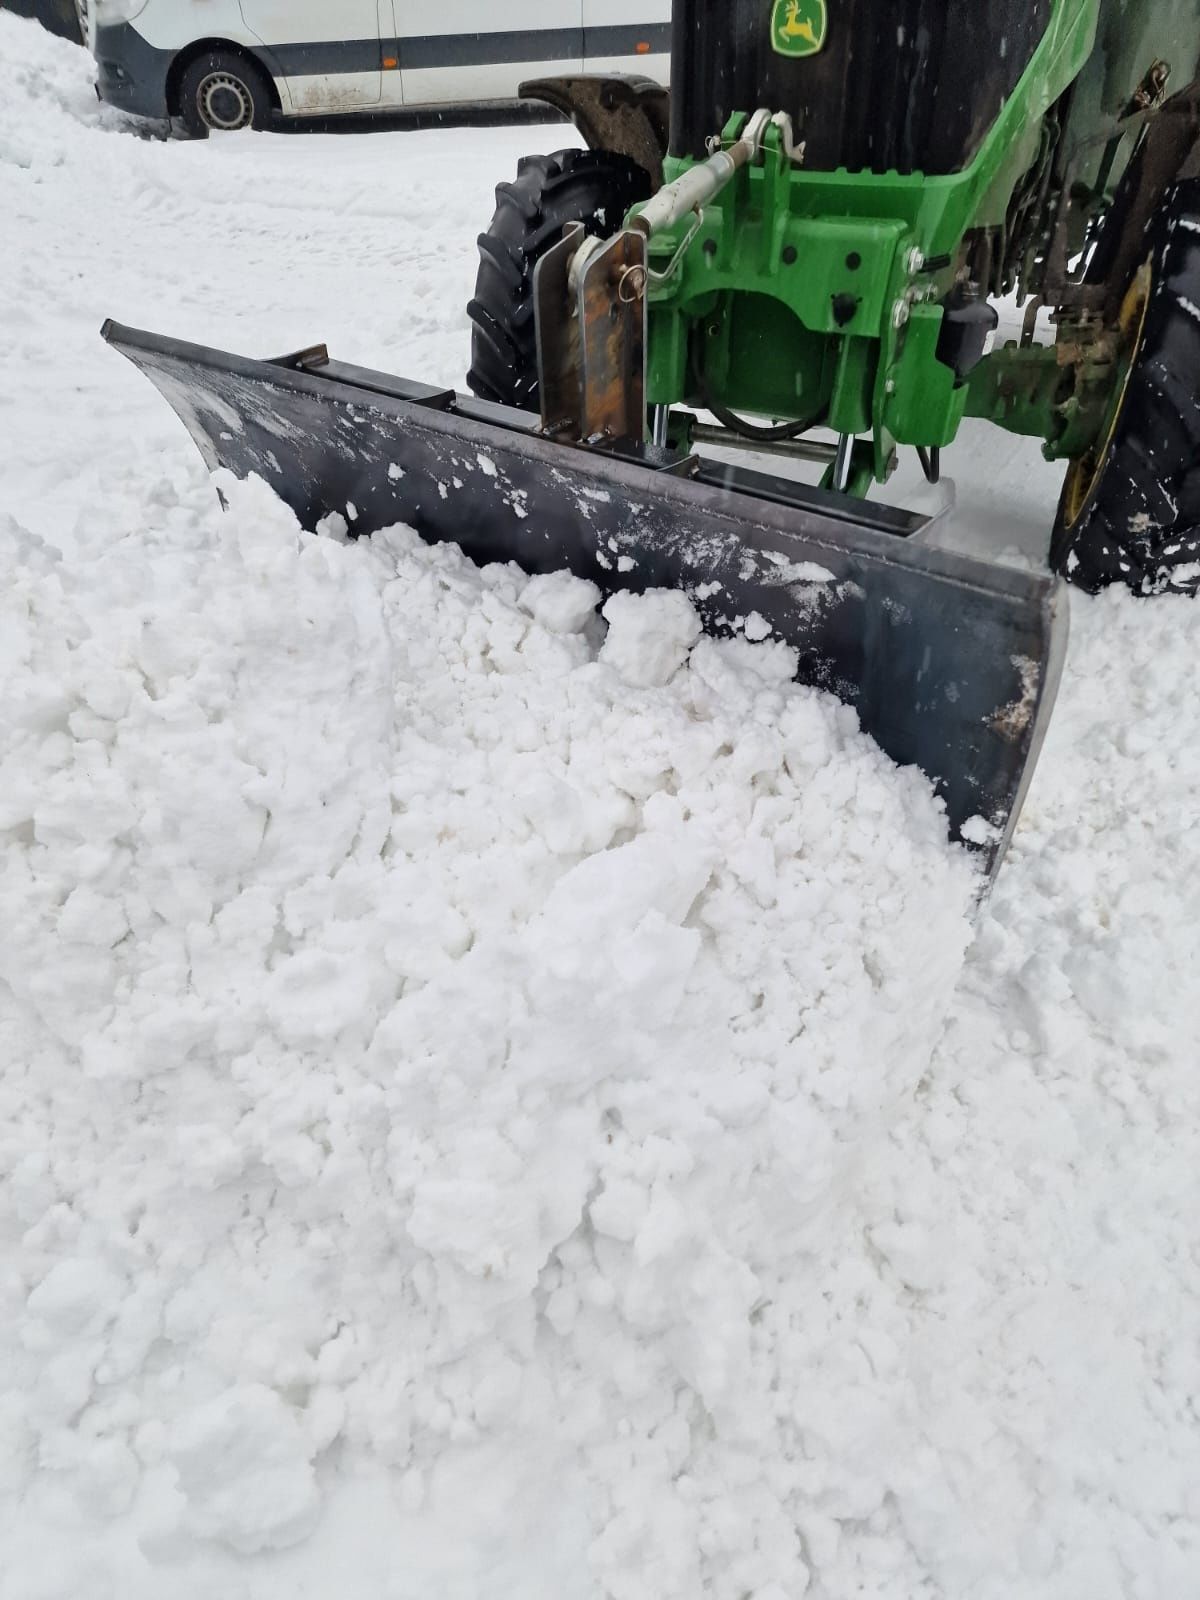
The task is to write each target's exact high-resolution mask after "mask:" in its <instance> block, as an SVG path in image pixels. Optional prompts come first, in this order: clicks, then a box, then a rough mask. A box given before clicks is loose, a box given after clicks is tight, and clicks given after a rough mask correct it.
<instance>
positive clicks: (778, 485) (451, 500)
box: [103, 322, 1067, 873]
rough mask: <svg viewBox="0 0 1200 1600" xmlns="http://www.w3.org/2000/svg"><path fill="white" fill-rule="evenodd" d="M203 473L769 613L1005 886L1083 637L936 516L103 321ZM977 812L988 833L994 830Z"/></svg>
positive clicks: (588, 572) (725, 608)
mask: <svg viewBox="0 0 1200 1600" xmlns="http://www.w3.org/2000/svg"><path fill="white" fill-rule="evenodd" d="M103 332H104V337H105V338H106V339H107V340H108V342H109V343H110V344H112V345H114V346H115V347H116V348H117V349H118V350H120V351H121V352H122V353H123V354H124V355H126V356H128V357H129V359H130V360H131V361H133V362H134V363H135V364H136V365H137V366H138V367H140V368H141V369H142V371H143V372H144V373H145V374H146V375H147V377H149V378H150V380H151V381H152V382H153V383H154V384H155V385H156V386H157V387H158V389H159V390H160V391H161V393H162V394H163V396H164V397H165V398H166V399H167V400H168V401H169V402H170V403H171V405H172V406H173V407H174V409H175V411H176V412H177V413H178V415H179V416H180V418H181V419H182V421H183V422H184V423H185V424H186V426H187V428H188V431H189V432H190V433H191V435H192V438H193V439H194V440H195V442H196V444H197V445H198V446H199V449H200V452H201V454H202V455H203V457H204V459H205V461H206V462H207V464H208V465H209V467H210V468H214V469H215V468H216V467H219V466H220V467H226V468H228V469H229V470H231V471H232V472H233V473H235V474H236V475H237V476H239V477H246V476H248V475H249V474H250V473H258V474H259V475H261V476H262V477H263V478H264V479H265V480H266V481H267V483H269V484H270V485H271V487H272V488H274V489H275V490H276V491H277V492H278V494H279V495H280V497H281V498H282V499H283V500H284V501H286V503H287V504H288V505H289V506H291V507H292V509H293V510H294V511H295V512H296V514H297V516H298V517H299V519H300V521H301V523H302V524H303V526H304V527H306V528H315V526H316V524H317V523H318V521H319V520H320V519H321V518H322V517H323V516H325V515H326V514H327V513H329V512H333V511H337V512H341V513H342V514H343V515H347V514H348V508H352V514H349V520H350V523H351V526H352V529H353V531H354V532H355V533H358V534H369V533H372V532H374V531H375V530H376V529H378V528H383V527H387V526H389V525H390V524H392V523H396V522H403V523H407V524H408V525H410V526H411V527H413V528H414V529H415V530H416V531H417V532H418V533H419V534H420V535H421V536H422V537H423V538H425V539H427V540H429V541H430V542H431V543H436V542H439V541H442V540H448V541H452V542H454V543H457V544H459V545H461V547H462V549H463V550H464V551H465V552H466V554H467V555H468V556H470V557H471V558H472V559H473V560H476V561H479V562H487V561H515V562H518V563H519V564H520V565H521V566H522V567H524V568H525V570H526V571H528V572H548V571H553V570H555V569H560V568H564V567H566V568H569V569H570V570H571V571H572V572H575V573H577V574H578V575H579V576H580V577H584V578H590V579H592V580H593V581H594V582H596V583H597V584H599V585H600V587H601V588H602V589H603V590H605V591H606V592H610V591H612V590H614V589H634V590H641V589H648V588H673V589H681V590H683V591H685V592H686V593H687V594H688V595H689V596H690V597H691V598H692V599H693V601H694V602H695V604H696V607H697V610H698V611H699V613H700V615H701V617H702V619H703V622H704V626H705V628H706V629H707V630H708V631H710V632H713V633H718V634H720V633H730V632H733V631H736V630H737V629H739V628H740V627H741V625H742V623H743V621H744V619H745V618H747V617H748V616H749V615H750V614H751V613H752V612H757V613H759V615H760V616H761V617H762V618H763V619H764V620H765V621H766V622H767V623H768V624H769V625H770V628H771V630H772V633H773V635H774V637H776V638H778V639H782V640H784V641H785V642H786V643H788V644H790V645H792V646H794V647H795V649H796V650H797V652H798V655H799V672H798V677H799V678H800V680H801V681H803V682H804V683H808V684H812V685H814V686H815V687H817V688H820V689H826V690H829V691H830V692H831V693H833V694H835V695H837V696H838V697H839V699H841V700H843V701H845V702H846V704H847V705H851V706H853V707H854V709H855V710H856V711H857V713H858V716H859V719H860V722H861V724H862V727H863V728H864V730H865V731H866V732H867V733H869V734H870V735H871V736H872V737H873V738H874V739H875V740H876V741H877V743H878V744H879V745H880V746H881V747H882V748H883V749H884V750H885V751H886V752H887V754H888V755H889V756H891V757H892V759H893V760H894V761H896V762H898V763H900V764H901V765H907V764H909V763H915V764H916V765H917V766H919V767H920V768H921V769H922V770H923V771H924V772H925V773H927V774H928V776H929V777H930V778H931V779H932V780H933V781H934V783H935V785H936V787H937V791H938V793H939V794H940V795H941V796H942V798H943V800H944V802H945V806H946V813H947V820H948V824H949V827H950V831H951V833H952V834H953V836H955V837H963V829H964V828H966V842H967V843H968V844H970V846H971V848H972V849H975V850H977V851H978V852H979V853H980V855H981V857H982V862H981V864H982V865H983V866H984V867H985V869H986V870H987V871H988V872H989V873H990V872H992V871H994V869H995V867H996V866H997V865H998V863H999V861H1000V859H1001V857H1002V855H1003V853H1004V850H1005V848H1006V846H1007V844H1008V840H1009V838H1010V837H1011V834H1012V830H1013V827H1014V826H1015V823H1016V818H1017V813H1018V811H1019V809H1020V805H1021V801H1022V799H1023V797H1024V793H1025V789H1026V786H1027V784H1028V781H1029V777H1030V775H1031V771H1032V767H1033V762H1034V759H1035V758H1036V755H1037V752H1038V749H1039V747H1040V744H1041V740H1042V735H1043V732H1044V730H1045V725H1046V722H1047V720H1048V718H1049V713H1050V709H1051V706H1052V704H1053V700H1054V695H1055V691H1056V688H1057V684H1058V677H1059V673H1060V670H1061V664H1062V658H1063V654H1064V650H1065V644H1066V622H1067V618H1066V603H1065V597H1064V594H1063V590H1062V586H1061V585H1060V584H1059V583H1058V582H1057V580H1054V579H1051V578H1048V577H1044V576H1041V575H1038V574H1033V573H1028V572H1022V571H1017V570H1014V569H1011V568H1007V567H1001V566H994V565H991V564H989V563H986V562H980V561H975V560H972V559H969V558H968V557H965V556H960V555H957V554H954V553H951V552H949V551H945V550H940V549H935V548H931V547H929V546H926V545H923V544H920V543H918V542H913V541H912V540H911V539H910V538H909V537H908V536H909V535H911V534H913V533H914V532H917V531H918V530H919V527H920V525H921V519H919V518H916V517H913V516H912V515H911V514H909V513H906V512H903V511H898V510H896V509H894V508H890V507H887V506H874V505H867V504H866V503H864V502H861V501H855V500H851V499H848V498H846V497H845V496H839V495H833V494H828V493H825V492H823V491H821V490H819V489H810V488H807V487H805V486H803V485H800V484H796V483H792V482H789V481H787V480H783V479H776V478H772V477H767V476H765V475H762V474H759V473H754V472H747V471H745V470H743V469H740V468H736V467H727V466H724V465H721V464H718V463H715V462H704V461H698V460H697V458H695V457H690V458H686V459H684V458H681V457H679V456H677V455H674V454H672V453H670V452H667V451H656V450H655V449H654V448H653V447H652V446H640V445H639V446H631V447H629V449H628V450H625V451H616V450H607V449H605V450H602V449H597V448H586V447H582V446H578V445H564V444H557V443H554V442H553V441H552V440H550V439H547V438H546V437H544V436H543V435H542V434H541V433H540V432H539V431H538V428H539V424H538V419H537V418H536V417H532V416H530V415H528V414H527V413H523V412H518V411H512V410H509V409H506V408H502V407H499V406H492V405H488V404H487V403H486V402H483V401H478V400H468V399H464V398H460V397H459V396H457V395H456V394H455V393H454V392H453V391H450V390H438V389H433V388H430V387H429V386H427V385H421V384H414V383H408V382H405V381H404V380H401V379H397V378H390V377H387V376H385V375H384V374H381V373H377V372H371V371H368V370H366V369H363V368H358V367H350V366H345V365H343V364H340V363H338V362H333V361H330V360H329V359H328V357H327V355H326V353H325V351H324V349H323V348H322V347H316V348H314V349H313V350H310V351H306V352H302V353H301V354H300V355H298V356H290V357H283V358H281V359H280V360H278V361H271V362H268V361H251V360H246V359H244V358H242V357H240V356H233V355H227V354H224V353H222V352H220V351H215V350H210V349H207V348H205V347H203V346H200V345H191V344H185V343H183V342H182V341H180V340H177V339H169V338H163V337H160V336H158V335H155V334H150V333H143V332H139V331H138V330H136V329H132V328H124V327H120V326H118V325H117V324H115V323H112V322H107V323H105V325H104V330H103ZM975 819H982V823H983V824H986V827H984V826H981V824H980V822H979V821H977V820H975Z"/></svg>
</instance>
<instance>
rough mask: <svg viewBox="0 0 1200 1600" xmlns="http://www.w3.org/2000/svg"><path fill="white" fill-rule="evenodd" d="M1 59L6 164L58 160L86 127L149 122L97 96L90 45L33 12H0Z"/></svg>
mask: <svg viewBox="0 0 1200 1600" xmlns="http://www.w3.org/2000/svg"><path fill="white" fill-rule="evenodd" d="M0 61H2V62H3V63H4V76H5V92H4V95H3V96H2V97H0V165H3V164H9V165H12V166H17V167H26V168H37V167H42V166H54V165H58V164H60V163H62V162H64V161H66V160H68V159H70V157H71V155H72V153H73V151H74V149H75V147H76V146H77V144H78V140H79V137H80V133H81V130H82V129H83V128H107V129H113V130H119V129H138V128H140V127H143V126H145V124H139V123H136V122H134V121H133V120H132V119H130V118H127V117H125V116H123V115H122V113H121V112H120V111H117V110H116V109H114V107H112V106H106V105H102V104H101V102H100V101H99V100H97V98H96V89H95V82H96V68H95V62H94V61H93V59H92V56H91V54H90V52H89V51H87V50H81V49H80V47H79V46H78V45H77V44H72V43H71V42H70V41H69V40H67V39H60V38H57V37H56V36H54V35H52V34H50V33H47V32H46V30H45V29H44V28H42V27H41V26H40V25H39V24H38V23H36V22H33V21H31V20H29V19H28V18H24V17H14V16H13V15H12V13H11V12H0ZM31 111H32V114H31Z"/></svg>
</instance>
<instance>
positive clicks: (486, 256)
mask: <svg viewBox="0 0 1200 1600" xmlns="http://www.w3.org/2000/svg"><path fill="white" fill-rule="evenodd" d="M649 194H650V177H649V174H648V173H647V172H646V171H645V170H644V169H643V168H642V167H639V166H638V164H637V162H635V161H631V160H629V158H628V157H627V156H619V155H615V154H614V153H613V152H612V151H609V150H560V151H558V153H557V154H556V155H552V156H526V157H524V159H523V160H522V161H521V162H520V164H519V166H518V168H517V177H516V181H515V182H514V183H502V184H500V185H499V186H498V187H497V189H496V212H495V215H494V216H493V217H492V220H491V222H490V223H489V225H488V230H487V232H486V233H481V234H480V235H479V273H478V276H477V278H476V280H475V298H474V299H473V300H472V301H471V303H470V304H469V305H468V306H467V315H468V316H469V317H470V319H471V323H472V329H471V369H470V371H469V372H468V373H467V382H468V383H469V384H470V386H471V388H472V390H473V391H474V393H475V394H477V395H478V396H479V398H480V399H481V400H493V401H495V402H497V403H498V404H500V405H508V406H520V407H521V408H522V409H524V410H527V411H536V410H537V409H538V377H537V346H536V342H535V339H534V324H533V269H534V267H535V266H536V265H537V263H538V261H539V260H540V259H541V258H542V256H544V255H545V253H546V251H547V250H548V249H549V248H550V246H551V245H553V244H557V243H558V241H559V240H560V239H561V238H562V234H563V228H564V227H565V226H566V224H567V223H568V222H582V223H583V225H584V227H585V228H586V230H587V231H588V233H590V234H594V235H595V236H596V237H598V238H603V237H606V236H607V235H609V234H612V233H615V232H616V231H617V229H618V228H619V227H620V226H621V223H622V222H623V220H624V218H625V213H626V212H627V211H628V210H629V208H630V206H632V205H635V204H636V203H637V202H638V201H639V200H645V199H647V198H648V197H649Z"/></svg>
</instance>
